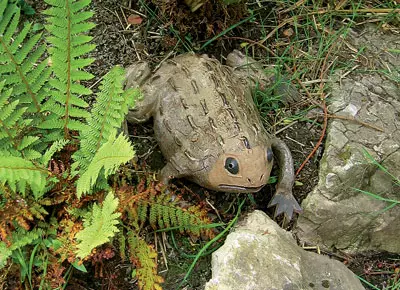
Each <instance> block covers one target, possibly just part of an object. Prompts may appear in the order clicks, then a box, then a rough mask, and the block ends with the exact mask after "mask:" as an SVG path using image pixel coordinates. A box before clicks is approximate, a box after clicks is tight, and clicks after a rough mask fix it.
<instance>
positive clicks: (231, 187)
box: [218, 184, 265, 192]
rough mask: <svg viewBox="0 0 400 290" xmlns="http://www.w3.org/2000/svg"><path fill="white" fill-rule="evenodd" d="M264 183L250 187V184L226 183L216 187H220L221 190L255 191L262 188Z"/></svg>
mask: <svg viewBox="0 0 400 290" xmlns="http://www.w3.org/2000/svg"><path fill="white" fill-rule="evenodd" d="M264 186H265V184H263V185H261V186H257V187H251V186H238V185H228V184H220V185H218V187H219V188H220V189H221V191H227V192H229V191H233V192H238V191H240V192H257V191H259V190H260V189H261V188H263V187H264Z"/></svg>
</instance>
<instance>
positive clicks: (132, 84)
mask: <svg viewBox="0 0 400 290" xmlns="http://www.w3.org/2000/svg"><path fill="white" fill-rule="evenodd" d="M150 76H151V71H150V67H149V64H148V63H147V62H143V61H139V62H136V63H134V64H132V65H131V66H129V67H128V68H127V70H126V82H125V83H126V85H125V88H126V89H128V88H139V89H140V91H141V93H142V97H141V98H140V99H139V100H137V101H136V102H135V105H134V107H133V108H131V109H129V111H128V114H127V116H126V121H127V122H128V123H142V122H146V121H147V120H148V119H149V118H150V117H151V116H152V114H153V112H154V110H155V107H157V104H158V95H157V94H155V93H153V92H152V91H151V89H149V85H148V83H149V78H150Z"/></svg>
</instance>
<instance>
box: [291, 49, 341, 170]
mask: <svg viewBox="0 0 400 290" xmlns="http://www.w3.org/2000/svg"><path fill="white" fill-rule="evenodd" d="M334 47H335V45H332V46H331V47H330V48H329V50H328V53H327V54H326V56H325V58H324V62H323V63H322V67H321V74H320V79H323V78H324V74H325V73H326V71H327V70H326V67H327V66H326V62H327V60H328V57H329V56H330V54H331V52H332V49H333V48H334ZM323 87H324V83H322V82H321V83H320V85H319V90H320V93H321V98H322V106H323V108H324V126H323V128H322V132H321V136H320V138H319V140H318V142H317V144H316V145H315V146H314V149H313V150H312V151H311V153H310V154H308V156H307V158H306V159H305V160H304V161H303V163H302V164H301V165H300V167H299V169H297V171H296V176H297V175H298V174H299V173H300V171H301V170H302V169H303V168H304V166H305V165H306V164H307V162H308V161H309V160H310V159H311V157H313V156H314V154H315V152H317V150H318V148H319V146H321V144H322V140H324V137H325V132H326V127H327V125H328V108H327V106H326V102H325V97H326V96H325V94H324V91H323Z"/></svg>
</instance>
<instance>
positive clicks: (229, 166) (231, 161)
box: [225, 157, 239, 174]
mask: <svg viewBox="0 0 400 290" xmlns="http://www.w3.org/2000/svg"><path fill="white" fill-rule="evenodd" d="M225 169H226V170H228V171H229V173H232V174H237V173H238V172H239V163H238V162H237V160H236V159H235V158H232V157H228V158H226V160H225Z"/></svg>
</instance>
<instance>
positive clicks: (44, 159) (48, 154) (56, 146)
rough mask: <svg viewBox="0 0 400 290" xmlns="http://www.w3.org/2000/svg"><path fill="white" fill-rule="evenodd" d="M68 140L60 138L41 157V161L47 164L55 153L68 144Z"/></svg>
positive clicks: (44, 164)
mask: <svg viewBox="0 0 400 290" xmlns="http://www.w3.org/2000/svg"><path fill="white" fill-rule="evenodd" d="M68 142H69V141H68V140H59V141H56V142H54V143H53V144H52V145H51V146H50V148H49V149H47V150H46V152H45V153H44V154H43V156H42V157H41V159H40V163H41V164H42V165H43V166H47V165H48V163H49V161H50V159H51V158H52V157H53V155H54V154H55V153H56V152H58V151H60V150H61V149H63V148H64V147H65V145H67V144H68Z"/></svg>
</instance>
